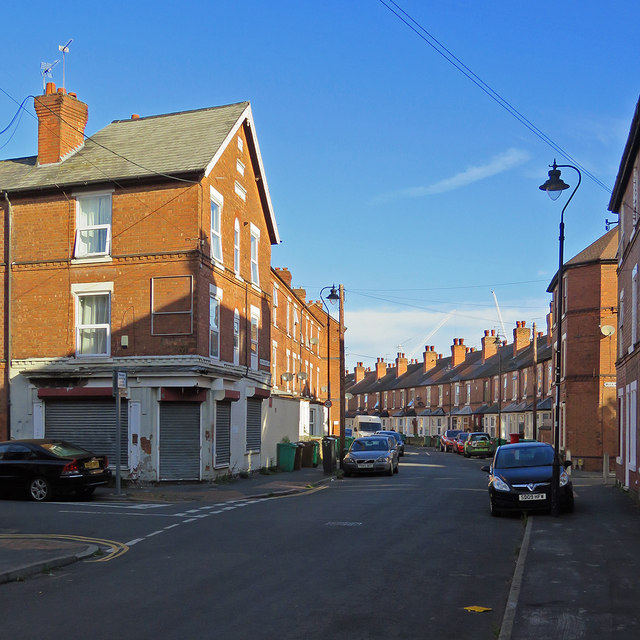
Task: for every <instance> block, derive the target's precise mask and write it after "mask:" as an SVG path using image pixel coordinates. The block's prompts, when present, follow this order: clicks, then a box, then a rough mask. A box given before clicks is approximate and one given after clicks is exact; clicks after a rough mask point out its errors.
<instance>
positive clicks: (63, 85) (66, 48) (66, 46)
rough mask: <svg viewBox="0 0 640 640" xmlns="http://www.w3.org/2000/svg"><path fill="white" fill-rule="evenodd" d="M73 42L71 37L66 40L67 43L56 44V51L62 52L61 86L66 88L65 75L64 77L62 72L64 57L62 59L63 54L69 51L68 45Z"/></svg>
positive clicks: (63, 69)
mask: <svg viewBox="0 0 640 640" xmlns="http://www.w3.org/2000/svg"><path fill="white" fill-rule="evenodd" d="M72 42H73V38H71V39H70V40H69V42H67V44H64V45H62V44H59V45H58V51H61V52H62V88H63V89H66V85H65V77H64V72H65V65H64V63H65V59H64V54H65V53H69V45H70V44H71V43H72Z"/></svg>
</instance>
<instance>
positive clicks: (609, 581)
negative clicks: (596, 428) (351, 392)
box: [0, 466, 640, 640]
mask: <svg viewBox="0 0 640 640" xmlns="http://www.w3.org/2000/svg"><path fill="white" fill-rule="evenodd" d="M333 480H334V476H333V475H331V474H325V473H324V471H323V468H322V466H319V467H317V468H313V467H312V468H302V469H300V470H298V471H293V472H289V473H285V472H282V473H274V474H270V475H262V474H259V473H256V474H251V475H250V476H249V477H248V478H242V477H237V478H234V479H231V480H229V481H227V482H218V483H171V484H167V483H161V484H147V485H136V486H127V487H124V488H123V491H122V495H120V496H117V495H115V494H114V490H113V488H111V489H108V488H105V489H99V490H97V491H96V494H95V495H94V498H93V500H94V501H103V500H110V501H140V502H156V501H157V502H171V503H180V502H188V501H204V502H209V503H222V502H227V501H229V500H241V499H243V498H258V497H268V496H276V495H287V494H291V493H299V492H303V491H306V490H309V489H310V488H313V487H315V486H318V485H320V484H323V483H326V482H331V481H333ZM572 480H573V485H574V492H575V494H576V508H575V512H574V513H572V514H563V515H560V516H559V517H557V518H554V517H552V516H551V515H547V514H542V515H530V516H529V517H528V518H527V521H526V527H525V533H524V537H523V541H522V545H521V547H520V551H519V557H518V559H517V562H516V569H515V572H514V576H513V577H512V584H511V592H510V595H509V599H508V602H507V605H506V609H505V613H504V618H503V623H502V625H501V631H500V635H499V640H534V639H535V640H541V639H545V638H550V639H551V638H553V639H556V638H562V639H563V640H571V639H573V638H576V639H577V638H598V639H599V640H601V639H604V638H614V637H621V638H629V637H640V609H639V608H638V607H637V601H638V597H639V596H640V545H639V544H638V541H639V540H640V505H638V503H637V502H636V501H634V500H633V499H631V497H630V496H629V495H627V494H626V493H625V492H624V491H623V490H622V489H621V488H619V487H617V486H615V485H614V484H613V480H612V479H610V480H609V482H607V483H605V482H604V480H603V478H602V475H601V474H598V473H589V472H582V471H577V470H574V471H573V474H572ZM512 517H519V516H517V515H516V516H512ZM499 523H500V520H499V519H496V522H495V524H496V525H498V526H499ZM97 551H98V550H97V548H96V547H94V546H92V545H89V544H87V543H86V542H82V541H75V540H70V539H68V538H65V539H63V538H62V537H61V538H60V539H56V538H55V537H53V538H51V537H49V536H47V537H46V538H45V537H40V538H38V537H37V536H34V537H29V536H19V537H18V536H11V535H8V534H0V583H2V582H7V581H11V580H19V579H23V578H25V577H26V576H28V575H33V574H34V573H40V572H42V571H47V570H51V569H54V568H56V567H60V566H63V565H66V564H69V563H71V562H76V561H78V560H82V559H85V558H88V557H90V556H92V555H93V554H95V553H96V552H97ZM488 588H489V586H488Z"/></svg>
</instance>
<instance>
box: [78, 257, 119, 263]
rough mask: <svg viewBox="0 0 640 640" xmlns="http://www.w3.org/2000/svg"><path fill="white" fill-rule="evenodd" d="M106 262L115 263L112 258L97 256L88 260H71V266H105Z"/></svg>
mask: <svg viewBox="0 0 640 640" xmlns="http://www.w3.org/2000/svg"><path fill="white" fill-rule="evenodd" d="M105 262H113V258H112V257H111V256H96V257H89V256H88V257H86V258H71V264H82V265H85V264H103V263H105Z"/></svg>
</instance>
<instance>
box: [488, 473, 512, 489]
mask: <svg viewBox="0 0 640 640" xmlns="http://www.w3.org/2000/svg"><path fill="white" fill-rule="evenodd" d="M491 482H492V483H493V488H494V489H495V490H496V491H511V489H510V488H509V485H508V484H507V483H506V482H505V481H504V480H503V479H502V478H499V477H498V476H492V478H491Z"/></svg>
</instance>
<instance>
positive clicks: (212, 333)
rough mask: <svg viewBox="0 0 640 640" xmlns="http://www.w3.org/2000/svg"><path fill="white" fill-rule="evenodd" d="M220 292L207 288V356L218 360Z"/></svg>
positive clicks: (216, 289)
mask: <svg viewBox="0 0 640 640" xmlns="http://www.w3.org/2000/svg"><path fill="white" fill-rule="evenodd" d="M221 299H222V291H220V289H218V288H216V287H213V286H210V288H209V356H210V357H211V358H220V300H221Z"/></svg>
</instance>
